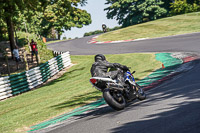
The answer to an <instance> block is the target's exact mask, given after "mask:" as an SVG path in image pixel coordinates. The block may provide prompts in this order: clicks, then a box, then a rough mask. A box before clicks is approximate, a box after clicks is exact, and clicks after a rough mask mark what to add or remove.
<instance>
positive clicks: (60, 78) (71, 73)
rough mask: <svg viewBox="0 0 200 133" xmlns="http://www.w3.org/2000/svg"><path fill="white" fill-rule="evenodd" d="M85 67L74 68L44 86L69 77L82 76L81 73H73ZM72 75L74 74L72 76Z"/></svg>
mask: <svg viewBox="0 0 200 133" xmlns="http://www.w3.org/2000/svg"><path fill="white" fill-rule="evenodd" d="M84 69H85V67H81V68H78V69H74V70H71V71H68V72H66V73H64V74H63V75H62V76H61V77H59V78H58V79H56V80H53V81H51V82H49V83H47V84H46V85H44V86H43V87H45V86H51V85H54V84H56V83H58V82H61V81H64V80H66V79H68V78H74V77H77V76H80V74H73V73H74V72H77V71H82V70H84ZM70 75H73V76H70Z"/></svg>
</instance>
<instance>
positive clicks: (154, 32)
mask: <svg viewBox="0 0 200 133" xmlns="http://www.w3.org/2000/svg"><path fill="white" fill-rule="evenodd" d="M199 22H200V12H195V13H188V14H184V15H177V16H173V17H167V18H163V19H159V20H155V21H151V22H146V23H142V24H137V25H134V26H129V27H127V28H123V29H120V30H116V31H113V32H108V33H105V34H102V35H100V36H99V37H98V38H97V41H118V40H128V39H138V38H156V37H165V36H171V35H179V34H185V33H193V32H200V25H199Z"/></svg>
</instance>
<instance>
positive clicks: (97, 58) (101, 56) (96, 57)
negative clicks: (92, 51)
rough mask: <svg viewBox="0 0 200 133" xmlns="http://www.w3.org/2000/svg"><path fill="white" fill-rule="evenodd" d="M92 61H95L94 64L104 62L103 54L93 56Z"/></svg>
mask: <svg viewBox="0 0 200 133" xmlns="http://www.w3.org/2000/svg"><path fill="white" fill-rule="evenodd" d="M94 60H95V62H97V61H99V60H101V61H104V60H106V57H105V56H104V55H103V54H97V55H95V57H94Z"/></svg>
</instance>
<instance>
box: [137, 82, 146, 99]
mask: <svg viewBox="0 0 200 133" xmlns="http://www.w3.org/2000/svg"><path fill="white" fill-rule="evenodd" d="M136 91H137V97H138V99H139V100H144V99H146V94H145V93H144V91H143V90H142V88H141V87H140V86H139V85H138V84H137V83H136Z"/></svg>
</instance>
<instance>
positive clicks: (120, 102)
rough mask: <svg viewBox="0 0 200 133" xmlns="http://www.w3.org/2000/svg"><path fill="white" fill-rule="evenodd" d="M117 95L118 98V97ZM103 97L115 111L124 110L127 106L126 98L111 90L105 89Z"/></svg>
mask: <svg viewBox="0 0 200 133" xmlns="http://www.w3.org/2000/svg"><path fill="white" fill-rule="evenodd" d="M116 95H118V96H117V97H116ZM103 97H104V99H105V101H106V103H107V104H108V105H109V106H110V107H112V108H113V109H115V110H122V109H124V108H125V106H126V101H125V99H124V96H123V95H121V94H120V93H118V92H115V91H111V90H110V89H105V90H104V91H103Z"/></svg>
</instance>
